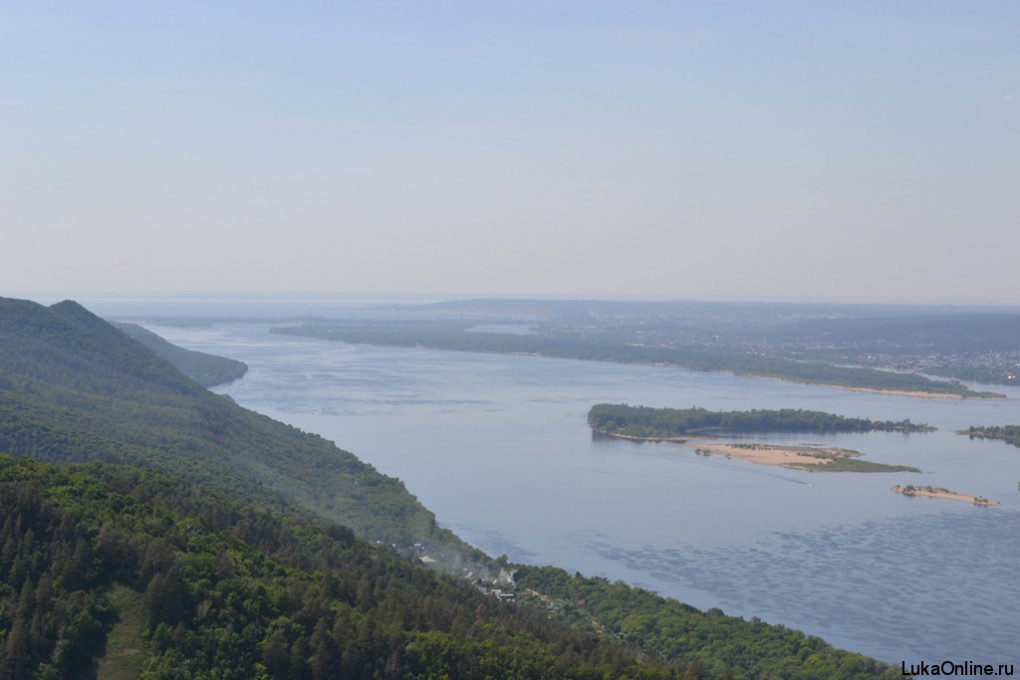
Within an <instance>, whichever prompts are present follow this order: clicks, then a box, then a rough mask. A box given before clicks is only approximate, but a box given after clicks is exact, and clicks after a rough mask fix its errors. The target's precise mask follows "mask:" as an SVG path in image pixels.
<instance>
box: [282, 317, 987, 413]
mask: <svg viewBox="0 0 1020 680" xmlns="http://www.w3.org/2000/svg"><path fill="white" fill-rule="evenodd" d="M474 325H475V324H474V322H465V321H436V322H386V323H379V322H376V323H339V322H336V323H308V324H303V325H300V326H289V327H280V328H274V329H273V332H274V333H278V334H286V335H298V336H306V337H313V338H320V339H323V340H335V341H341V342H348V343H362V344H371V345H390V346H398V347H416V346H421V347H429V348H432V349H445V350H458V351H464V352H500V353H510V354H534V355H540V356H546V357H556V358H562V359H585V360H590V361H613V362H620V363H643V364H659V365H669V366H678V367H682V368H687V369H690V370H697V371H729V372H732V373H737V374H739V375H747V376H756V377H766V378H778V379H782V380H791V381H795V382H801V383H807V384H820V385H834V386H839V387H848V388H858V389H876V390H895V391H903V392H918V393H929V394H953V395H959V396H965V397H1001V396H1002V395H1000V394H995V393H991V392H977V391H973V390H970V389H969V388H967V387H966V386H964V385H961V384H960V383H957V382H948V381H944V380H933V379H931V378H927V377H925V376H923V375H918V374H916V373H901V372H894V371H884V370H879V369H876V368H868V367H861V366H844V365H839V364H834V363H831V362H828V361H804V360H798V359H793V358H787V357H784V356H777V355H775V354H770V353H764V352H761V351H757V350H755V349H753V348H740V347H731V346H711V345H708V344H697V345H691V346H682V347H677V346H663V345H661V344H641V343H635V342H624V341H622V340H620V339H617V338H616V336H615V335H614V334H612V333H608V332H606V331H603V330H598V331H592V333H591V334H588V335H586V334H584V333H581V332H572V333H562V334H552V333H548V332H543V333H533V334H528V335H525V334H513V333H475V332H469V329H470V328H471V327H473V326H474Z"/></svg>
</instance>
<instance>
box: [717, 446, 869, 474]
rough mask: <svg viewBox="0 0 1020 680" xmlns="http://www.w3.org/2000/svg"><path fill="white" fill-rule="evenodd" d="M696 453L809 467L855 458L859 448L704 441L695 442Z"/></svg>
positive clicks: (787, 465) (762, 462) (753, 461)
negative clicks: (852, 449) (854, 449)
mask: <svg viewBox="0 0 1020 680" xmlns="http://www.w3.org/2000/svg"><path fill="white" fill-rule="evenodd" d="M697 452H698V453H707V454H710V455H719V456H726V457H727V458H741V459H743V460H748V461H751V462H752V463H758V464H759V465H778V466H782V467H796V468H812V467H815V468H817V467H823V466H825V465H831V464H832V463H833V462H834V461H835V460H837V459H846V458H857V457H858V456H860V455H861V454H860V452H859V451H851V450H849V449H837V448H832V447H821V446H805V445H800V446H797V445H774V444H705V443H704V442H698V443H697Z"/></svg>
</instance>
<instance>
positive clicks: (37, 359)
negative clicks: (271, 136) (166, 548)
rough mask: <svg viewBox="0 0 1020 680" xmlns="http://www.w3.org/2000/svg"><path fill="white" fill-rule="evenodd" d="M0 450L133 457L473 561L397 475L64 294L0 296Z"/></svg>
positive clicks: (478, 558) (375, 535) (373, 536)
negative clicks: (265, 410)
mask: <svg viewBox="0 0 1020 680" xmlns="http://www.w3.org/2000/svg"><path fill="white" fill-rule="evenodd" d="M0 451H6V452H9V453H17V454H22V455H26V456H29V457H32V458H37V459H42V460H50V461H57V462H70V461H78V462H80V461H87V460H99V461H104V462H113V463H125V464H140V465H145V466H147V467H151V468H155V469H159V470H162V471H165V472H168V473H172V474H177V475H180V476H182V477H184V478H186V479H188V480H191V481H193V482H200V483H203V484H205V485H207V486H209V487H210V488H213V489H217V490H220V491H224V492H226V493H229V494H231V495H232V496H233V497H235V498H239V499H243V500H247V501H251V502H256V503H259V504H261V505H265V506H268V507H275V508H277V509H283V508H284V507H288V506H296V507H297V508H300V509H301V510H302V511H304V512H307V513H309V514H310V515H314V516H318V517H321V518H325V519H330V520H333V521H337V522H340V523H343V524H345V525H347V526H350V527H352V528H353V529H354V530H355V531H356V532H358V534H359V535H361V536H363V537H365V538H368V539H370V540H378V541H382V542H385V543H391V544H395V545H397V546H399V547H402V548H403V547H407V546H411V545H413V544H414V543H421V544H424V545H425V546H426V548H427V550H429V554H430V555H431V556H433V557H434V558H436V559H439V560H441V561H445V562H447V563H457V562H459V561H461V560H466V561H467V562H468V563H478V562H484V561H485V557H484V555H482V554H481V553H480V552H478V551H476V550H474V549H471V548H469V547H468V546H466V545H465V544H463V543H462V542H461V541H459V540H458V539H457V538H456V537H455V536H454V535H453V534H451V533H450V532H449V531H446V530H443V529H440V528H439V527H438V526H437V525H436V522H435V517H434V515H433V514H432V513H431V512H429V511H428V510H427V509H426V508H424V507H423V506H422V505H421V504H420V503H419V502H418V501H417V499H416V498H414V496H412V495H411V494H410V493H408V491H407V489H406V488H405V487H404V485H403V483H402V482H400V481H399V480H397V479H394V478H392V477H387V476H385V475H382V474H380V473H379V472H377V471H376V470H375V469H374V468H373V467H372V466H371V465H366V464H365V463H363V462H361V461H360V460H358V459H357V458H356V457H355V456H354V455H353V454H351V453H348V452H347V451H343V450H341V449H339V448H337V447H336V446H335V445H334V444H333V443H332V442H329V441H327V440H325V439H323V438H321V437H318V436H315V435H311V434H307V433H304V432H301V431H300V430H298V429H296V428H293V427H290V426H288V425H285V424H283V423H279V422H277V421H274V420H272V419H270V418H267V417H265V416H262V415H259V414H257V413H254V412H252V411H249V410H247V409H244V408H241V407H240V406H238V405H237V404H235V403H234V402H233V401H232V400H231V399H229V398H228V397H224V396H218V395H215V394H212V393H211V392H209V391H208V390H206V389H204V388H203V387H201V386H200V385H199V384H197V383H196V382H194V381H193V380H191V379H189V378H188V377H186V376H185V375H183V374H182V373H181V372H180V371H178V370H177V369H176V368H174V367H173V366H172V365H171V364H170V363H169V362H168V361H166V360H165V359H162V358H160V357H158V356H157V355H156V354H154V353H153V352H152V351H151V350H149V349H148V348H146V347H144V346H143V345H141V344H140V343H138V342H136V341H134V340H132V339H131V338H129V337H128V336H127V335H125V334H124V333H123V332H121V331H120V330H118V329H116V328H114V327H113V326H111V325H110V324H109V323H107V322H105V321H103V320H102V319H100V318H98V317H96V316H95V315H93V314H92V313H90V312H89V311H87V310H86V309H84V308H83V307H81V306H80V305H78V304H76V303H74V302H61V303H59V304H56V305H53V306H52V307H44V306H41V305H38V304H36V303H33V302H26V301H20V300H10V299H2V298H0Z"/></svg>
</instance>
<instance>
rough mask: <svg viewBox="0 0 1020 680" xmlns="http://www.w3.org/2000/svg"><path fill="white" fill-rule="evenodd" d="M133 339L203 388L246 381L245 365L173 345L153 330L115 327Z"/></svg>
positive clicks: (127, 326) (121, 324) (128, 324)
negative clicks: (244, 379)
mask: <svg viewBox="0 0 1020 680" xmlns="http://www.w3.org/2000/svg"><path fill="white" fill-rule="evenodd" d="M113 325H114V326H116V327H117V328H119V329H120V330H122V331H124V332H125V333H127V334H128V335H130V336H131V337H132V338H134V339H135V340H137V341H138V342H140V343H142V344H143V345H145V346H146V347H148V348H149V349H151V350H152V351H153V352H155V353H156V354H157V355H159V356H161V357H163V358H164V359H166V360H167V361H169V362H170V363H171V364H173V365H174V366H176V367H177V368H178V370H180V371H181V373H183V374H184V375H186V376H188V377H189V378H191V379H192V380H194V381H195V382H197V383H198V384H199V385H202V386H203V387H212V386H214V385H221V384H223V383H228V382H231V381H233V380H237V379H238V378H242V377H244V374H245V373H246V372H247V371H248V365H247V364H245V363H244V362H243V361H238V360H236V359H228V358H226V357H218V356H214V355H212V354H206V353H205V352H196V351H195V350H191V349H184V348H183V347H178V346H177V345H174V344H171V343H169V342H167V341H166V340H164V339H163V338H161V337H159V336H158V335H156V334H155V333H153V332H152V331H150V330H147V329H145V328H143V327H141V326H139V325H138V324H134V323H114V324H113Z"/></svg>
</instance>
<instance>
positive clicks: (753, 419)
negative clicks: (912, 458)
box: [588, 404, 934, 438]
mask: <svg viewBox="0 0 1020 680" xmlns="http://www.w3.org/2000/svg"><path fill="white" fill-rule="evenodd" d="M588 424H589V425H591V427H592V429H593V430H594V431H596V432H599V433H603V434H614V435H626V436H629V437H649V438H668V437H677V436H682V435H696V434H710V433H719V432H731V433H736V432H756V433H765V432H803V433H816V434H824V433H829V432H875V431H885V432H891V431H899V432H930V431H931V430H933V429H934V428H932V427H930V426H928V425H922V424H916V423H911V422H910V420H909V419H907V420H903V421H899V422H892V421H888V420H886V421H875V420H869V419H867V418H846V417H844V416H838V415H835V414H832V413H824V412H822V411H805V410H802V409H779V410H764V409H763V410H757V409H755V410H751V411H708V410H706V409H703V408H697V407H694V408H689V409H675V408H652V407H650V406H629V405H627V404H596V405H595V406H592V407H591V409H590V410H589V411H588Z"/></svg>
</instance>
